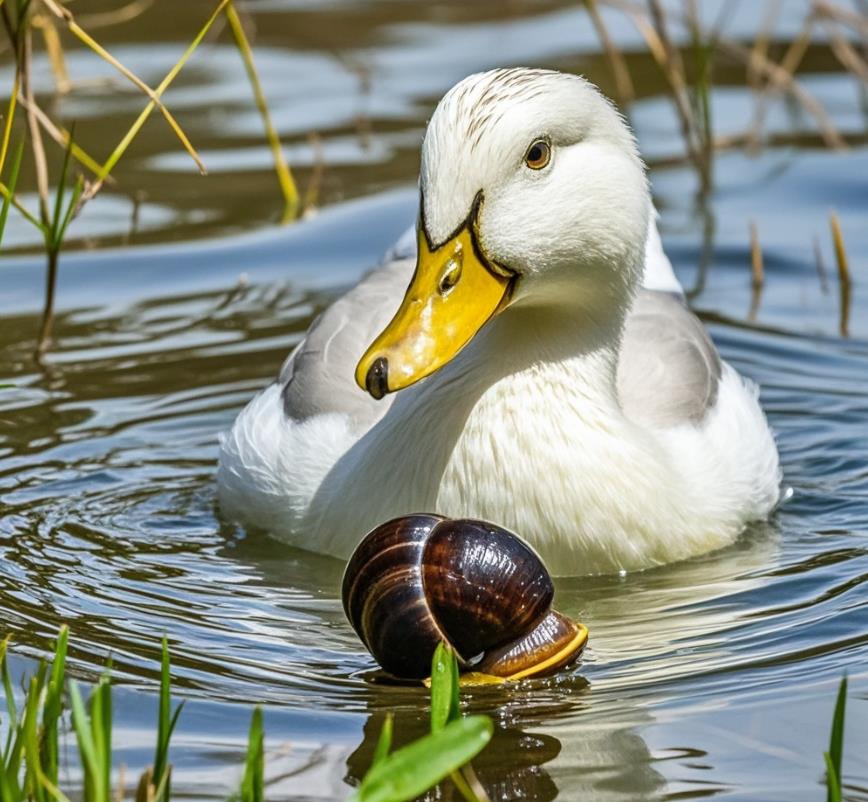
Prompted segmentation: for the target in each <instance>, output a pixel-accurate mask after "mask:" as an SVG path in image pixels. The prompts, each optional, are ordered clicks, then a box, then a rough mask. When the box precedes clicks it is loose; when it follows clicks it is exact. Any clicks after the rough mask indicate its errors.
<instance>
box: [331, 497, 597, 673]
mask: <svg viewBox="0 0 868 802" xmlns="http://www.w3.org/2000/svg"><path fill="white" fill-rule="evenodd" d="M553 596H554V586H553V584H552V581H551V578H550V576H549V574H548V572H547V571H546V569H545V566H544V565H543V563H542V561H541V560H540V558H539V557H538V555H537V554H536V552H534V551H533V549H531V547H530V546H528V545H527V544H526V543H525V542H524V541H523V540H521V539H520V538H518V537H516V536H515V535H513V534H512V533H511V532H507V531H506V530H504V529H501V528H499V527H497V526H494V525H492V524H489V523H486V522H484V521H477V520H471V519H457V520H451V519H447V518H443V517H441V516H439V515H425V514H420V515H409V516H405V517H403V518H396V519H394V520H392V521H388V522H387V523H385V524H382V525H381V526H379V527H377V528H376V529H374V530H373V531H372V532H371V533H370V534H368V535H367V537H365V539H364V540H363V541H362V543H361V544H360V545H359V547H358V548H357V549H356V551H355V553H354V554H353V556H352V557H351V559H350V562H349V563H348V565H347V569H346V572H345V573H344V580H343V602H344V610H345V612H346V614H347V617H348V618H349V620H350V623H351V624H352V625H353V628H354V629H355V630H356V632H357V633H358V635H359V637H360V638H361V639H362V641H363V642H364V644H365V645H366V646H367V647H368V650H369V651H370V652H371V654H373V656H374V657H375V658H376V659H377V661H378V662H379V663H380V665H381V666H382V667H383V668H384V669H385V670H386V671H387V672H389V673H390V674H393V675H395V676H398V677H406V678H423V677H426V676H428V674H429V671H430V664H431V656H432V654H433V653H434V649H435V648H436V646H437V644H438V643H439V642H440V641H445V642H446V643H448V644H449V645H450V646H451V647H452V648H453V649H454V650H455V652H456V654H457V656H458V658H459V660H460V661H461V663H462V665H463V666H464V668H475V667H483V668H484V670H486V671H489V672H490V673H496V674H499V675H501V676H509V675H510V674H512V673H518V672H519V671H521V672H524V669H523V668H522V667H521V662H522V659H523V660H524V661H525V663H527V662H528V661H529V660H531V657H532V663H531V664H533V662H535V661H537V660H539V661H541V662H542V663H545V665H546V666H548V665H551V666H553V667H557V666H560V665H563V664H564V663H566V662H569V658H570V657H574V656H575V655H576V654H578V652H579V651H581V646H583V645H584V641H583V640H582V641H581V643H579V642H578V641H577V640H576V633H577V632H579V631H580V629H579V628H577V626H576V625H575V624H573V623H572V622H570V621H569V620H568V619H566V618H564V617H563V616H561V615H560V614H559V613H554V612H552V611H550V605H551V602H552V598H553ZM570 627H572V629H570ZM547 638H549V639H552V643H548V642H546V639H547ZM570 644H574V645H575V644H578V645H577V646H576V648H573V650H572V652H571V653H570V654H567V652H566V651H565V648H567V647H569V645H570ZM530 673H539V672H536V671H532V672H530Z"/></svg>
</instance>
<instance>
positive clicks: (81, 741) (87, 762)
mask: <svg viewBox="0 0 868 802" xmlns="http://www.w3.org/2000/svg"><path fill="white" fill-rule="evenodd" d="M69 702H70V707H71V708H72V728H73V729H74V730H75V737H76V740H77V741H78V752H79V756H80V759H81V765H82V766H83V768H84V773H85V799H87V800H88V802H106V800H99V799H98V798H97V797H96V795H95V792H94V790H92V789H93V787H94V783H95V779H96V777H98V776H99V763H98V758H97V753H96V747H95V745H94V742H93V736H92V735H91V729H90V722H89V721H88V717H87V713H86V712H85V709H84V702H82V699H81V692H80V691H79V689H78V683H77V682H75V681H74V680H73V681H72V682H70V683H69Z"/></svg>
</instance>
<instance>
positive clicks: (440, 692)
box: [431, 643, 460, 732]
mask: <svg viewBox="0 0 868 802" xmlns="http://www.w3.org/2000/svg"><path fill="white" fill-rule="evenodd" d="M459 710H460V708H459V690H458V659H457V658H456V657H455V653H454V652H453V651H452V650H451V649H450V648H449V647H448V646H447V645H446V644H444V643H439V644H438V645H437V649H436V650H435V651H434V657H433V658H432V659H431V732H439V731H440V730H442V729H443V728H444V727H445V726H446V725H447V724H448V723H449V722H450V721H455V719H457V718H458V717H459V715H460V712H459Z"/></svg>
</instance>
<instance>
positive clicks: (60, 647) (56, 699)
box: [40, 626, 69, 786]
mask: <svg viewBox="0 0 868 802" xmlns="http://www.w3.org/2000/svg"><path fill="white" fill-rule="evenodd" d="M68 642H69V627H67V626H63V627H61V628H60V632H59V633H58V636H57V645H56V646H55V649H54V662H53V664H52V666H51V676H50V677H49V680H48V688H47V692H46V695H45V705H44V707H43V710H42V748H41V753H40V754H41V758H42V769H43V772H44V774H45V779H47V780H48V781H49V782H50V783H51V785H52V786H56V785H57V774H58V764H59V750H58V724H59V722H60V716H61V713H62V712H63V685H64V678H65V676H66V653H67V648H68Z"/></svg>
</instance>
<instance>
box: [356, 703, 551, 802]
mask: <svg viewBox="0 0 868 802" xmlns="http://www.w3.org/2000/svg"><path fill="white" fill-rule="evenodd" d="M386 715H387V714H386V712H385V711H378V712H375V713H372V714H371V715H370V716H369V717H368V720H367V722H366V723H365V727H364V736H363V738H362V742H361V743H360V744H359V746H358V747H357V748H356V750H355V751H354V752H353V753H352V754H351V755H350V756H349V758H348V759H347V774H346V777H345V780H346V782H348V783H349V784H350V785H358V784H359V782H361V779H362V777H364V776H365V773H366V772H367V770H368V769H369V768H370V765H371V761H372V760H373V755H374V749H375V748H376V745H377V739H378V738H379V736H380V731H381V730H382V728H383V722H384V721H385V720H386ZM428 731H429V726H428V721H427V719H421V718H418V717H417V716H415V715H414V714H412V713H407V714H406V715H397V716H395V738H394V742H393V748H394V749H398V748H400V747H401V746H404V745H405V744H408V743H410V742H411V741H413V740H415V739H417V738H421V737H422V736H423V735H425V734H427V732H428ZM560 752H561V742H560V741H559V740H558V739H557V738H555V737H553V736H551V735H546V734H543V733H528V732H524V731H523V730H521V729H520V728H518V727H511V726H502V725H496V726H495V729H494V735H493V736H492V739H491V742H490V743H489V744H488V746H487V747H486V748H485V749H483V750H482V752H481V753H480V754H479V755H478V756H477V757H476V759H475V760H474V761H473V771H474V773H475V774H476V777H477V779H478V780H479V782H480V784H481V785H482V787H483V788H484V789H485V792H486V794H488V797H489V798H490V799H492V800H494V799H496V800H503V801H504V802H508V800H519V799H521V800H533V802H547V801H548V800H551V799H554V798H555V797H556V796H557V795H558V787H557V785H556V784H555V782H554V780H553V779H552V778H551V776H550V775H549V773H548V772H547V771H546V770H545V769H544V768H543V766H544V765H545V764H546V763H549V762H550V761H552V760H554V759H555V758H556V757H557V756H558V755H559V754H560ZM423 799H438V800H441V799H442V800H452V799H455V800H460V799H461V795H460V794H459V792H458V790H457V788H456V787H455V786H454V785H453V784H452V783H451V781H448V780H447V781H444V782H442V783H441V784H440V785H439V786H438V787H437V788H436V789H434V790H432V791H429V792H428V794H427V795H426V796H424V797H423Z"/></svg>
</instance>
